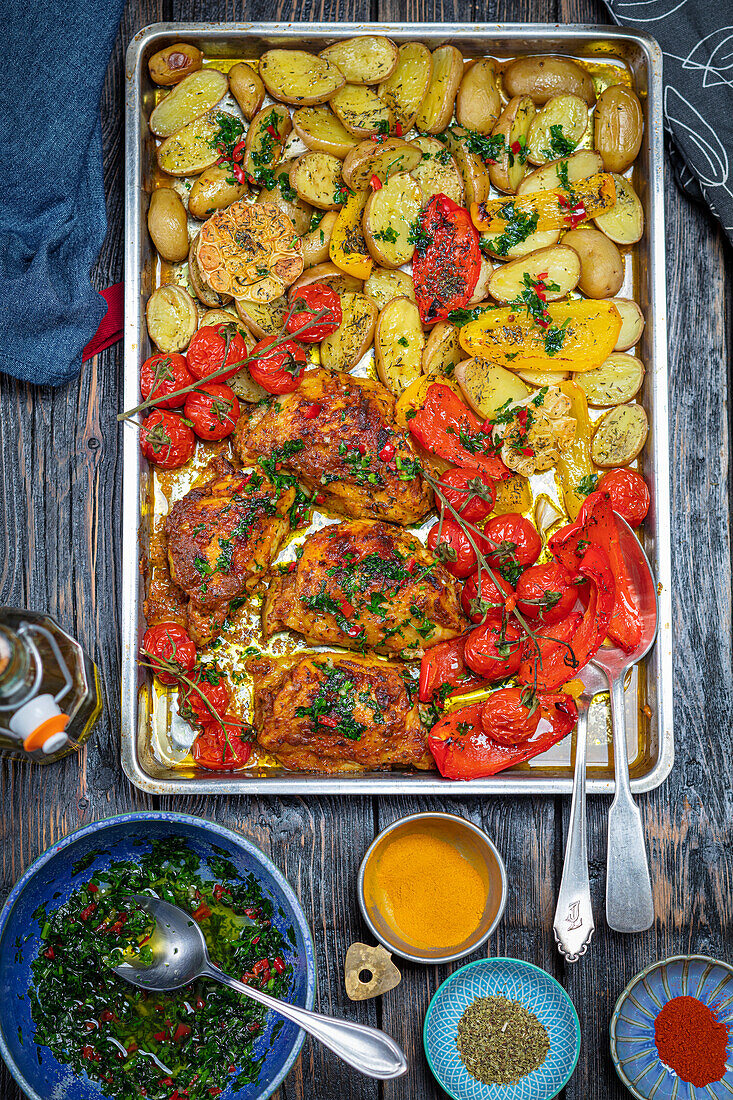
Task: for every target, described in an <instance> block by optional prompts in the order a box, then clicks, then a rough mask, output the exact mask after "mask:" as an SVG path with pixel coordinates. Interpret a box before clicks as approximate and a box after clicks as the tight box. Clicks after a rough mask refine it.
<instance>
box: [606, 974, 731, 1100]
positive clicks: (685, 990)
mask: <svg viewBox="0 0 733 1100" xmlns="http://www.w3.org/2000/svg"><path fill="white" fill-rule="evenodd" d="M673 997H697V999H698V1000H699V1001H702V1002H703V1004H706V1005H707V1006H708V1007H709V1008H714V1009H715V1014H716V1016H717V1017H718V1019H719V1020H720V1022H721V1023H723V1024H727V1025H728V1026H729V1027H731V1029H732V1030H733V966H730V965H729V964H728V963H726V962H718V961H717V960H716V959H710V958H708V957H707V955H675V956H674V957H673V958H670V959H663V960H662V962H656V963H653V964H652V965H651V966H648V967H647V968H646V970H642V971H641V973H640V974H637V975H636V977H635V978H633V979H632V981H631V982H630V983H629V984H628V985H627V986H626V989H625V990H624V991H623V993H622V994H621V996H620V997H619V999H618V1001H617V1002H616V1007H615V1009H614V1010H613V1016H612V1017H611V1057H612V1058H613V1064H614V1065H615V1067H616V1072H617V1073H618V1075H619V1077H620V1078H621V1080H622V1081H623V1083H624V1084H625V1085H626V1088H627V1089H628V1090H629V1092H630V1093H631V1094H632V1095H633V1096H636V1097H637V1098H638V1100H647V1097H649V1098H652V1097H653V1100H731V1097H733V1065H732V1064H731V1063H733V1058H731V1054H732V1053H733V1052H731V1050H730V1048H729V1051H728V1066H727V1072H726V1074H725V1077H724V1078H723V1079H722V1080H721V1081H716V1082H714V1083H713V1084H712V1085H706V1086H705V1087H704V1088H700V1087H697V1088H696V1087H695V1086H694V1085H690V1084H688V1083H687V1081H682V1080H681V1079H680V1078H679V1077H678V1076H677V1074H676V1073H674V1072H673V1071H672V1070H671V1069H669V1068H668V1067H667V1066H666V1065H665V1064H664V1062H662V1061H660V1058H659V1054H658V1052H657V1048H656V1045H655V1043H654V1021H655V1020H656V1018H657V1016H658V1015H659V1013H660V1012H661V1010H662V1008H663V1007H664V1005H665V1004H666V1003H667V1001H671V1000H672V999H673Z"/></svg>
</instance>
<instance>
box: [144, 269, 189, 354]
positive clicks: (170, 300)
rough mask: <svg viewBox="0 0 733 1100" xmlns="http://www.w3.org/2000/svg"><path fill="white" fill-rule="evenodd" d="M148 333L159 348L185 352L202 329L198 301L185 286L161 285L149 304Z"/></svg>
mask: <svg viewBox="0 0 733 1100" xmlns="http://www.w3.org/2000/svg"><path fill="white" fill-rule="evenodd" d="M145 319H146V321H147V323H148V335H149V336H150V339H151V340H152V341H153V343H154V344H155V346H156V347H157V348H158V350H159V351H164V352H172V351H185V349H186V348H187V347H188V345H189V343H190V342H191V337H192V336H193V334H194V332H195V331H196V329H197V328H198V323H199V315H198V310H197V309H196V303H195V302H194V300H193V298H192V297H191V295H190V294H187V293H186V291H185V290H184V289H183V287H181V286H172V285H171V286H159V287H158V289H157V290H154V291H153V293H152V294H151V295H150V297H149V298H148V304H147V306H146V307H145Z"/></svg>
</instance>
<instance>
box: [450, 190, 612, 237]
mask: <svg viewBox="0 0 733 1100" xmlns="http://www.w3.org/2000/svg"><path fill="white" fill-rule="evenodd" d="M615 202H616V184H615V182H614V179H613V176H612V175H611V174H610V172H597V173H596V174H595V175H594V176H589V177H588V178H587V179H584V180H579V181H578V183H576V184H573V187H572V190H566V189H565V188H562V187H559V188H555V189H553V190H552V191H533V192H532V193H530V194H529V195H520V196H519V197H517V198H508V199H490V200H486V201H485V202H480V203H473V204H472V205H471V221H472V222H473V224H474V225H475V226H476V228H477V229H481V230H482V231H484V232H486V233H488V234H489V237H488V242H487V243H488V245H489V247H490V248H491V250H492V252H495V253H496V254H497V255H498V256H504V255H506V253H507V251H508V250H509V248H510V247H511V243H508V244H507V247H506V248H504V247H503V244H502V243H497V242H501V241H502V239H503V238H504V237H505V236H506V235H507V234H510V235H513V234H515V233H516V232H517V231H518V230H519V229H520V228H521V226H522V225H526V224H528V222H533V223H534V224H533V225H532V227H531V231H532V232H533V233H534V232H536V231H540V232H542V231H544V230H547V229H574V228H575V227H576V226H577V225H580V224H581V223H582V222H584V221H587V220H588V218H594V217H595V216H596V215H597V214H603V213H605V212H606V211H607V210H610V209H611V207H612V206H614V205H615Z"/></svg>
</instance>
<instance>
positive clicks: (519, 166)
mask: <svg viewBox="0 0 733 1100" xmlns="http://www.w3.org/2000/svg"><path fill="white" fill-rule="evenodd" d="M536 113H537V109H536V107H535V105H534V103H533V101H532V99H531V98H530V97H529V96H526V95H518V96H514V97H513V98H512V99H510V100H509V102H508V103H507V105H506V107H505V108H504V110H503V111H502V112H501V114H500V115H499V118H498V120H497V122H496V125H495V126H494V128H493V130H492V131H491V133H492V136H494V137H499V136H501V137H503V138H504V147H505V151H504V154H503V155H502V156H501V157H500V158H499V160H498V161H497V162H496V164H491V165H489V176H490V179H491V182H492V183H493V185H494V187H496V189H497V190H498V191H504V192H506V193H507V194H513V193H514V192H515V191H516V190H517V188H518V187H519V185H520V183H521V182H522V179H523V178H524V175H525V173H526V171H527V166H526V163H525V162H524V161H523V160H522V158H520V157H515V156H513V154H512V155H511V156H510V153H511V150H510V146H511V145H512V144H513V142H515V141H518V140H519V139H520V138H525V139H526V137H527V134H528V133H529V129H530V126H531V125H532V122H533V120H534V117H535V115H536Z"/></svg>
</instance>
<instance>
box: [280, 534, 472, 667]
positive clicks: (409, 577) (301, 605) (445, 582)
mask: <svg viewBox="0 0 733 1100" xmlns="http://www.w3.org/2000/svg"><path fill="white" fill-rule="evenodd" d="M290 568H291V571H290V572H287V573H282V574H280V575H279V576H276V577H275V578H274V579H273V580H272V581H271V583H270V587H269V589H268V591H267V595H266V596H265V602H264V605H263V611H262V625H263V633H264V636H265V637H269V636H270V635H271V634H274V633H276V632H277V631H278V630H283V629H285V628H286V627H290V629H291V630H296V631H297V632H298V633H299V634H302V635H304V637H305V639H306V641H308V642H310V643H311V644H313V645H339V646H344V647H345V648H346V649H357V650H360V651H361V652H365V651H366V650H367V649H373V650H374V651H375V652H377V653H384V654H385V655H386V656H390V655H395V656H397V655H399V656H402V657H404V658H407V659H410V658H414V657H420V656H422V653H423V650H424V649H426V648H427V647H428V646H431V645H435V644H436V643H437V642H444V641H447V640H448V639H449V638H455V637H456V636H457V635H458V634H460V633H461V632H462V631H463V630H465V629H466V626H467V623H466V620H465V619H464V617H463V613H462V611H461V604H460V597H459V588H458V585H457V583H456V581H455V580H454V578H453V577H452V576H451V575H450V573H449V572H448V571H447V569H445V568H444V567H443V566H442V565H441V564H440V563H439V562H437V561H436V560H435V558H434V557H433V555H432V554H431V553H430V552H429V551H428V550H426V549H425V547H424V546H423V545H422V543H421V542H419V541H418V539H416V538H415V537H414V535H411V534H409V533H408V532H406V531H403V530H402V529H401V528H400V527H394V526H392V525H391V524H387V523H381V522H379V521H378V520H371V519H362V520H353V521H352V522H350V523H337V524H333V525H331V526H329V527H324V528H323V529H322V530H320V531H316V532H315V533H314V534H312V535H310V536H309V537H308V538H307V539H306V540H305V542H304V544H303V549H302V554H301V556H300V558H299V559H298V561H297V562H296V563H295V565H294V567H293V566H291V567H290Z"/></svg>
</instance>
